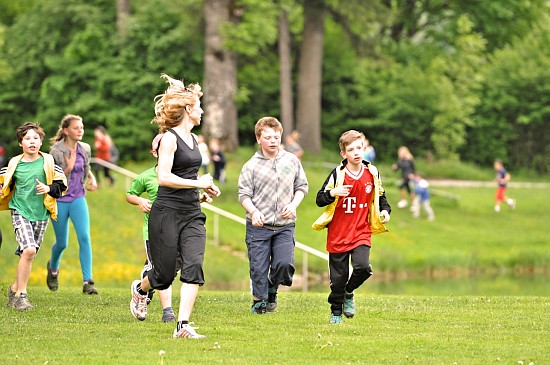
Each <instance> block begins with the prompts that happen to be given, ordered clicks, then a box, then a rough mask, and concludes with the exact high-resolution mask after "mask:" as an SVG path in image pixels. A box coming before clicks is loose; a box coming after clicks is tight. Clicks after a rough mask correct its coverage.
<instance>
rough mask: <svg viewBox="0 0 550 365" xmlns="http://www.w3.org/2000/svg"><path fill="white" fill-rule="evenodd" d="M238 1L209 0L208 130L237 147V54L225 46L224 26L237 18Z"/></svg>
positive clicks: (208, 133) (206, 54) (231, 147)
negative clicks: (236, 2)
mask: <svg viewBox="0 0 550 365" xmlns="http://www.w3.org/2000/svg"><path fill="white" fill-rule="evenodd" d="M235 6H236V4H235V1H232V0H205V2H204V18H205V22H206V24H205V26H206V29H205V35H206V36H205V38H206V39H205V50H204V110H205V122H204V126H203V131H204V134H205V135H206V136H207V138H217V139H219V140H220V141H221V142H222V144H223V145H224V148H225V149H226V150H228V151H233V150H234V149H235V148H236V147H237V146H238V144H239V140H238V134H237V107H236V105H235V100H234V99H235V95H236V93H237V55H236V54H235V53H234V52H232V51H230V50H228V49H226V48H225V47H224V38H223V35H222V26H223V25H224V24H226V23H227V22H235V21H237V19H238V17H237V13H236V12H237V11H239V10H238V9H237V8H236V7H235Z"/></svg>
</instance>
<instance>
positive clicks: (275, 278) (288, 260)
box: [269, 225, 295, 289]
mask: <svg viewBox="0 0 550 365" xmlns="http://www.w3.org/2000/svg"><path fill="white" fill-rule="evenodd" d="M271 242H272V246H271V265H270V272H269V282H270V285H269V286H270V288H275V289H276V288H277V287H278V286H279V285H280V284H282V285H285V286H291V285H292V277H293V276H294V270H295V269H294V244H295V243H294V225H291V226H288V227H285V228H282V229H280V230H278V231H277V232H276V233H275V235H274V236H273V238H272V240H271Z"/></svg>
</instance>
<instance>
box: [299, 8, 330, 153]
mask: <svg viewBox="0 0 550 365" xmlns="http://www.w3.org/2000/svg"><path fill="white" fill-rule="evenodd" d="M324 24H325V4H324V1H323V0H304V31H303V38H302V45H301V47H300V61H299V65H298V96H297V111H296V129H297V130H298V131H299V132H300V133H301V135H302V137H301V141H302V146H303V147H304V149H306V150H308V151H310V152H314V153H319V152H320V151H321V85H322V66H323V39H324Z"/></svg>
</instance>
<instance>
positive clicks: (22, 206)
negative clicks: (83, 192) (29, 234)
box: [8, 156, 50, 222]
mask: <svg viewBox="0 0 550 365" xmlns="http://www.w3.org/2000/svg"><path fill="white" fill-rule="evenodd" d="M36 179H38V180H40V182H42V183H44V184H45V183H46V173H45V172H44V157H42V156H40V157H39V158H38V159H36V160H35V161H33V162H24V161H22V160H21V161H19V163H18V164H17V167H16V168H15V172H14V174H13V181H14V184H15V189H14V191H13V196H12V198H11V200H10V202H9V204H8V207H9V208H10V209H15V210H16V211H18V212H19V214H21V215H22V216H23V217H24V218H25V219H27V220H29V221H31V222H36V221H43V220H46V219H48V218H49V217H50V212H49V211H48V209H46V206H45V205H44V195H38V194H37V193H36Z"/></svg>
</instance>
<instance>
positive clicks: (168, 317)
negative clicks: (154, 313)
mask: <svg viewBox="0 0 550 365" xmlns="http://www.w3.org/2000/svg"><path fill="white" fill-rule="evenodd" d="M175 320H176V316H175V314H174V311H173V310H172V309H171V308H170V309H169V310H167V311H163V312H162V321H163V322H164V323H168V322H174V321H175Z"/></svg>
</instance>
